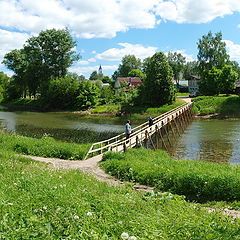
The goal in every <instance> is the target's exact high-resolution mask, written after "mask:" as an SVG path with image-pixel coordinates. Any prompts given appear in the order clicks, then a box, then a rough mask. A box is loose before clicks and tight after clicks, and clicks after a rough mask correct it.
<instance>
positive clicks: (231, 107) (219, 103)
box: [193, 95, 240, 116]
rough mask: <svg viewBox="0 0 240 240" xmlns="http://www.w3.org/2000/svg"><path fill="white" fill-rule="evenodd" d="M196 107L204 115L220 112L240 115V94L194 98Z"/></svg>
mask: <svg viewBox="0 0 240 240" xmlns="http://www.w3.org/2000/svg"><path fill="white" fill-rule="evenodd" d="M193 102H194V107H195V109H197V112H198V113H199V114H202V115H206V114H213V113H219V114H222V115H232V116H240V97H239V96H236V95H235V96H226V95H223V96H201V97H196V98H194V99H193Z"/></svg>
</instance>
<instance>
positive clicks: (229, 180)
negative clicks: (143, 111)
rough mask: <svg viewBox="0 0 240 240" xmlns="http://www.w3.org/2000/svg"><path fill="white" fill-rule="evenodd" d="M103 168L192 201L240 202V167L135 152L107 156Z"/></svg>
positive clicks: (156, 152) (135, 150)
mask: <svg viewBox="0 0 240 240" xmlns="http://www.w3.org/2000/svg"><path fill="white" fill-rule="evenodd" d="M104 160H105V161H104V162H102V164H101V166H102V167H103V168H104V169H105V170H106V171H107V172H108V173H110V174H112V175H114V176H116V177H118V178H120V179H122V180H128V181H134V182H139V183H142V184H146V185H150V186H155V187H156V188H157V189H159V190H161V191H170V192H172V193H175V194H180V195H185V196H186V197H187V199H189V200H196V201H200V202H204V201H214V200H216V201H218V200H226V201H234V200H238V201H240V190H239V186H240V167H238V166H232V165H228V164H216V163H209V162H201V161H190V160H175V159H172V158H171V157H169V155H168V154H167V153H166V152H164V151H162V150H157V151H152V150H147V149H132V150H129V151H128V152H127V153H126V154H119V153H112V152H110V153H107V154H106V155H105V156H104Z"/></svg>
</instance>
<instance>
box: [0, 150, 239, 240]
mask: <svg viewBox="0 0 240 240" xmlns="http://www.w3.org/2000/svg"><path fill="white" fill-rule="evenodd" d="M0 159H1V175H2V177H1V185H0V195H1V212H0V228H1V238H3V239H60V238H61V239H62V238H65V239H86V240H87V239H89V240H90V239H91V240H92V239H127V237H129V239H139V240H140V239H160V238H163V239H169V240H170V239H188V238H191V239H199V238H201V239H238V236H239V228H240V221H239V220H238V219H233V218H231V217H228V216H224V215H222V214H221V213H216V212H215V213H214V212H212V213H209V212H208V211H207V210H205V209H203V208H202V207H201V205H199V204H194V203H188V202H186V201H185V200H184V197H181V196H177V195H173V194H170V193H157V192H150V193H140V192H136V191H134V190H132V189H131V187H130V186H119V187H110V186H108V185H106V184H105V183H100V182H99V181H97V180H95V179H93V178H92V177H90V176H88V175H85V174H83V173H81V172H79V171H77V170H71V171H69V170H67V171H66V170H54V169H52V168H48V167H47V165H45V164H43V163H39V162H35V161H32V160H29V159H26V158H23V157H19V156H16V155H15V154H14V153H13V152H9V151H6V150H2V151H1V152H0ZM6 189H7V191H6ZM124 236H125V237H126V238H124Z"/></svg>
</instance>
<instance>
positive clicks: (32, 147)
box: [0, 134, 90, 160]
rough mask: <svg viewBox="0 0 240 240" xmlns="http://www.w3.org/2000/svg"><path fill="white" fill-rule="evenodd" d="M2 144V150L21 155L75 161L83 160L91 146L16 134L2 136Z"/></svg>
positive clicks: (0, 135)
mask: <svg viewBox="0 0 240 240" xmlns="http://www.w3.org/2000/svg"><path fill="white" fill-rule="evenodd" d="M0 144H1V148H2V149H6V150H12V151H15V152H17V153H20V154H26V155H34V156H42V157H54V158H62V159H74V160H81V159H83V158H84V156H85V155H86V153H87V151H88V149H89V147H90V144H74V143H64V142H59V141H56V140H55V139H53V138H51V137H43V138H41V139H35V138H29V137H23V136H19V135H15V134H10V135H8V134H0Z"/></svg>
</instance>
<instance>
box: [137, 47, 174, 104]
mask: <svg viewBox="0 0 240 240" xmlns="http://www.w3.org/2000/svg"><path fill="white" fill-rule="evenodd" d="M172 79H173V72H172V68H171V66H170V65H169V63H168V62H167V58H166V56H165V55H164V53H162V52H158V53H155V54H154V55H153V56H152V57H151V58H150V59H149V60H148V64H147V66H146V79H145V80H144V81H143V87H142V88H141V95H142V99H143V103H144V104H146V105H149V106H160V105H164V104H171V103H172V102H173V101H174V100H175V88H174V84H173V81H172Z"/></svg>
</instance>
